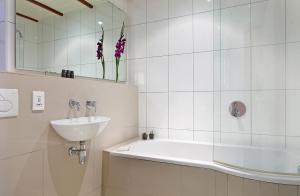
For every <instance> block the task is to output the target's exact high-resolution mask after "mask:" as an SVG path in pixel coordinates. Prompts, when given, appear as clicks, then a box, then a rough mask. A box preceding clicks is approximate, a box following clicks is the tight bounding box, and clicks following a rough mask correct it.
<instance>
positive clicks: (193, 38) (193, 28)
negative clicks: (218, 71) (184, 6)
mask: <svg viewBox="0 0 300 196" xmlns="http://www.w3.org/2000/svg"><path fill="white" fill-rule="evenodd" d="M192 13H194V0H193V1H192ZM194 20H195V15H194V14H193V15H192V40H193V46H192V48H193V52H194V51H195V27H194V25H195V21H194ZM195 110H196V109H195V54H194V53H193V125H192V127H193V141H195Z"/></svg>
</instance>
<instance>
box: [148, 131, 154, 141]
mask: <svg viewBox="0 0 300 196" xmlns="http://www.w3.org/2000/svg"><path fill="white" fill-rule="evenodd" d="M149 139H150V140H153V139H154V132H153V131H151V132H150V134H149Z"/></svg>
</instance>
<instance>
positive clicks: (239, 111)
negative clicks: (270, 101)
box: [229, 101, 246, 118]
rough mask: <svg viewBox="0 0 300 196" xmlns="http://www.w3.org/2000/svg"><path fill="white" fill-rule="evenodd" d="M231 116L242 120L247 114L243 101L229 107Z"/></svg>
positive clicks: (235, 102)
mask: <svg viewBox="0 0 300 196" xmlns="http://www.w3.org/2000/svg"><path fill="white" fill-rule="evenodd" d="M229 112H230V114H231V116H233V117H236V118H240V117H242V116H244V115H245V114H246V105H245V104H244V103H243V102H241V101H234V102H232V103H231V104H230V106H229Z"/></svg>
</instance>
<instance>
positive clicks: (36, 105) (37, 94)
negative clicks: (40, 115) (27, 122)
mask: <svg viewBox="0 0 300 196" xmlns="http://www.w3.org/2000/svg"><path fill="white" fill-rule="evenodd" d="M44 110H45V92H43V91H33V92H32V111H44Z"/></svg>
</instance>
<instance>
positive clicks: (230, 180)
mask: <svg viewBox="0 0 300 196" xmlns="http://www.w3.org/2000/svg"><path fill="white" fill-rule="evenodd" d="M112 157H113V156H111V155H109V154H108V153H105V156H104V157H103V161H104V162H105V163H104V164H105V165H106V167H104V168H108V167H115V165H119V166H121V167H122V169H120V168H118V172H115V173H114V174H112V173H111V174H110V175H107V177H108V179H107V180H103V184H102V186H103V190H104V189H105V190H106V191H103V196H173V195H175V196H177V195H178V196H300V186H294V185H283V184H275V183H268V182H262V181H256V180H251V179H246V178H241V177H237V176H233V175H228V174H225V173H222V172H218V171H214V170H211V169H205V168H197V167H188V166H180V165H174V164H167V163H159V162H153V161H145V160H138V159H127V158H121V157H113V158H112ZM113 162H118V163H113ZM124 163H125V164H124ZM129 168H130V169H129ZM111 170H112V168H110V169H109V171H111ZM128 170H130V171H129V172H128ZM120 172H121V173H120ZM128 173H129V174H128ZM113 175H115V176H113ZM124 175H128V176H127V177H125V179H129V185H128V186H123V188H120V187H118V186H119V185H118V184H110V185H108V182H109V181H111V180H110V179H109V178H112V179H115V178H117V177H118V176H122V178H124ZM118 183H119V184H123V185H124V184H127V182H125V181H124V182H121V179H119V181H118Z"/></svg>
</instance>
